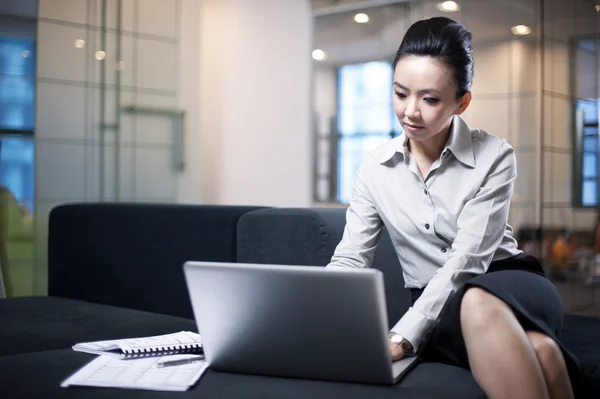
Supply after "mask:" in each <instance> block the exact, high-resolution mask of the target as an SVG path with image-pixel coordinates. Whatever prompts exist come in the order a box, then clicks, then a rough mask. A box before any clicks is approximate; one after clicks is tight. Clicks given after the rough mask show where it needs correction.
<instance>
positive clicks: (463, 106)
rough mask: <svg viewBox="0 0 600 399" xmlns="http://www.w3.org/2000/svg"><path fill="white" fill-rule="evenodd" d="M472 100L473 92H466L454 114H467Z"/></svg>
mask: <svg viewBox="0 0 600 399" xmlns="http://www.w3.org/2000/svg"><path fill="white" fill-rule="evenodd" d="M471 98H472V96H471V92H470V91H468V92H466V93H465V95H464V96H462V98H461V99H460V104H459V106H458V109H457V110H456V112H455V113H454V114H455V115H460V114H462V113H463V112H465V111H466V110H467V108H469V104H471Z"/></svg>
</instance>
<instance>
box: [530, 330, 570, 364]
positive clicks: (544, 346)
mask: <svg viewBox="0 0 600 399" xmlns="http://www.w3.org/2000/svg"><path fill="white" fill-rule="evenodd" d="M527 338H529V340H530V341H531V346H532V347H533V350H534V351H535V354H536V355H537V357H538V360H539V361H540V364H541V365H542V368H543V369H544V370H546V371H550V370H554V369H558V366H559V365H560V364H562V362H561V357H562V353H561V351H560V347H559V346H558V344H557V343H556V341H554V339H552V338H550V337H549V336H547V335H546V334H544V333H541V332H538V331H527Z"/></svg>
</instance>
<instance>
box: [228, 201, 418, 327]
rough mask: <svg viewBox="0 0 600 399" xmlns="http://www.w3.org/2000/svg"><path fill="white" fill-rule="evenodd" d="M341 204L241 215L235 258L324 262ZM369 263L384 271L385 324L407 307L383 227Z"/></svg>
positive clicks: (339, 230) (336, 236)
mask: <svg viewBox="0 0 600 399" xmlns="http://www.w3.org/2000/svg"><path fill="white" fill-rule="evenodd" d="M345 224H346V209H344V208H267V209H260V210H256V211H252V212H248V213H246V214H244V215H243V216H242V217H241V218H240V220H239V223H238V234H237V237H238V249H237V256H238V262H241V263H262V264H281V265H306V266H325V265H327V264H328V263H329V261H330V260H331V256H332V255H333V252H334V250H335V248H336V246H337V245H338V243H339V242H340V240H341V238H342V234H343V231H344V227H345ZM373 267H374V268H376V269H379V270H381V271H382V272H383V274H384V280H385V293H386V302H387V312H388V323H389V325H390V327H391V326H393V325H394V324H395V323H396V322H397V321H398V320H399V319H400V317H401V316H402V315H403V314H404V313H405V312H406V310H407V309H408V307H409V306H410V294H409V292H408V290H406V289H405V288H404V278H403V276H402V270H401V268H400V264H399V262H398V257H397V255H396V252H395V250H394V247H393V245H392V243H391V240H390V237H389V235H388V233H387V231H385V230H384V232H383V235H382V238H381V242H380V244H379V247H378V248H377V252H376V253H375V259H374V264H373Z"/></svg>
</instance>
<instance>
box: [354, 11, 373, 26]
mask: <svg viewBox="0 0 600 399" xmlns="http://www.w3.org/2000/svg"><path fill="white" fill-rule="evenodd" d="M354 20H355V21H356V22H357V23H359V24H366V23H367V22H369V16H368V15H367V14H365V13H364V12H361V13H358V14H356V15H355V16H354Z"/></svg>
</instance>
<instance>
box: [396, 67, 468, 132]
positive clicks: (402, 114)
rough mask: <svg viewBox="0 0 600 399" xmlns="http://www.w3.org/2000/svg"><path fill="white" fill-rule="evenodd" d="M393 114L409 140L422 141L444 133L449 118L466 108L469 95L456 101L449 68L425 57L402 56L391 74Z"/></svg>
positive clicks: (453, 83) (448, 123) (450, 119)
mask: <svg viewBox="0 0 600 399" xmlns="http://www.w3.org/2000/svg"><path fill="white" fill-rule="evenodd" d="M393 98H394V100H393V104H394V111H395V112H396V116H397V117H398V121H399V122H400V125H401V126H402V128H403V129H404V132H406V135H407V136H408V138H409V139H411V140H415V141H425V140H427V139H429V138H430V137H433V136H435V135H436V134H438V133H441V132H443V131H446V129H447V128H448V127H449V126H450V122H451V121H452V116H453V115H459V114H461V113H463V112H464V110H465V109H466V108H467V106H468V105H469V101H470V99H471V93H470V92H468V93H467V94H465V96H463V97H462V98H460V99H459V98H456V83H455V81H454V77H453V75H452V71H451V70H450V68H449V67H448V66H447V65H446V64H444V63H443V62H441V61H438V60H436V59H434V58H431V57H428V56H405V57H402V58H401V59H400V60H399V61H398V63H397V64H396V70H395V71H394V95H393Z"/></svg>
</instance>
